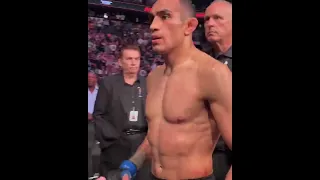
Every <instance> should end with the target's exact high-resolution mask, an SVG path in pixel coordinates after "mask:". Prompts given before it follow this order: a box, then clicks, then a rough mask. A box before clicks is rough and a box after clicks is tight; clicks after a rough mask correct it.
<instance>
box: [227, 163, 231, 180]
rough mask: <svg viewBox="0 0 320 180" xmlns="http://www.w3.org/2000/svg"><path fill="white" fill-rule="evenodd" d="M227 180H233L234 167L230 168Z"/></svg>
mask: <svg viewBox="0 0 320 180" xmlns="http://www.w3.org/2000/svg"><path fill="white" fill-rule="evenodd" d="M226 180H232V166H231V167H230V169H229V171H228V174H227V176H226Z"/></svg>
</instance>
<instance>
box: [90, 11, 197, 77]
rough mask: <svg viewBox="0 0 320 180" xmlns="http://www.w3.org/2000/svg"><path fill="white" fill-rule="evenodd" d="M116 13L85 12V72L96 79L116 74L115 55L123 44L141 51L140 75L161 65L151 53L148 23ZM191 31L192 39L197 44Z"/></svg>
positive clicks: (117, 68)
mask: <svg viewBox="0 0 320 180" xmlns="http://www.w3.org/2000/svg"><path fill="white" fill-rule="evenodd" d="M127 19H129V18H125V16H124V15H120V14H117V13H111V12H110V13H108V14H107V13H104V14H95V13H94V12H93V11H90V10H89V13H88V70H91V71H94V72H95V73H96V74H98V75H99V76H100V77H103V76H108V75H113V74H117V73H119V72H120V67H119V64H118V58H119V53H120V50H121V47H122V46H123V45H124V44H138V45H139V47H140V49H141V67H140V68H141V70H140V75H142V76H147V75H148V73H149V72H150V71H151V70H152V69H154V68H155V67H156V66H158V65H161V64H163V63H164V61H163V59H162V58H161V56H160V55H158V54H157V53H155V52H153V51H152V45H151V33H150V29H149V24H147V23H144V22H140V21H139V20H138V19H136V22H134V21H132V20H131V21H129V20H127ZM201 33H202V32H199V33H197V32H195V37H194V39H195V40H196V41H200V40H199V39H200V38H199V36H197V34H201Z"/></svg>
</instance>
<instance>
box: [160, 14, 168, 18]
mask: <svg viewBox="0 0 320 180" xmlns="http://www.w3.org/2000/svg"><path fill="white" fill-rule="evenodd" d="M169 17H170V16H169V15H168V14H164V15H162V16H161V18H162V19H168V18H169Z"/></svg>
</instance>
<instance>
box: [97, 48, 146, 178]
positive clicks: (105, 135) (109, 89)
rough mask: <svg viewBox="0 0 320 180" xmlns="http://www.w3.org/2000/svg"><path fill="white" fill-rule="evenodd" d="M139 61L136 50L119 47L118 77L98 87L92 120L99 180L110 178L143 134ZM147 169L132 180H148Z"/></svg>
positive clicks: (143, 83)
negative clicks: (98, 143) (98, 145)
mask: <svg viewBox="0 0 320 180" xmlns="http://www.w3.org/2000/svg"><path fill="white" fill-rule="evenodd" d="M140 57H141V55H140V49H139V47H138V46H135V45H127V46H125V47H123V49H122V50H121V54H120V58H119V65H120V66H121V68H122V73H121V74H119V75H114V76H108V77H105V78H104V79H103V80H102V82H101V84H100V87H99V91H98V95H97V98H96V103H95V109H94V113H93V118H94V120H95V130H96V138H97V140H98V141H99V142H100V149H101V154H100V177H99V179H100V180H105V179H108V177H110V176H112V174H113V172H114V170H118V168H119V166H120V164H121V162H122V161H124V160H126V159H128V158H129V157H130V156H132V155H133V154H134V152H135V151H136V150H137V148H138V147H139V145H140V144H141V143H142V141H143V140H144V138H145V136H146V134H147V129H148V125H147V122H146V118H145V107H144V106H145V98H146V81H145V78H144V77H141V76H139V75H138V72H139V68H140ZM148 168H149V167H148V166H146V167H145V168H143V169H141V170H140V171H139V173H138V174H137V177H136V179H137V180H145V179H148V178H147V177H146V176H148V175H149V173H150V170H148Z"/></svg>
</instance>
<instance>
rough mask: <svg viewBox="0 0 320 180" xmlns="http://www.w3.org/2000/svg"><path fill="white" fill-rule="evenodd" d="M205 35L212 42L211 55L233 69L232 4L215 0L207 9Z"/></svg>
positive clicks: (223, 0) (222, 0)
mask: <svg viewBox="0 0 320 180" xmlns="http://www.w3.org/2000/svg"><path fill="white" fill-rule="evenodd" d="M204 28H205V35H206V38H207V40H208V42H209V43H210V44H211V49H210V50H209V51H208V52H209V54H210V55H211V56H213V57H214V58H215V59H217V60H219V61H220V62H222V63H224V64H226V65H228V67H229V68H230V70H231V71H232V4H231V3H230V2H228V1H225V0H215V1H213V2H212V3H211V4H210V6H208V8H207V9H206V11H205V16H204Z"/></svg>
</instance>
